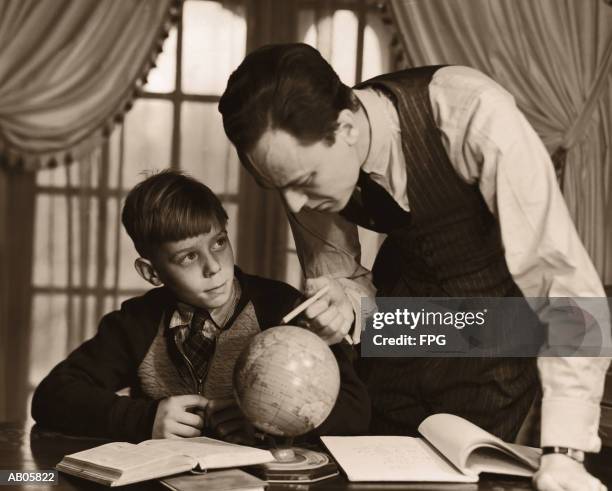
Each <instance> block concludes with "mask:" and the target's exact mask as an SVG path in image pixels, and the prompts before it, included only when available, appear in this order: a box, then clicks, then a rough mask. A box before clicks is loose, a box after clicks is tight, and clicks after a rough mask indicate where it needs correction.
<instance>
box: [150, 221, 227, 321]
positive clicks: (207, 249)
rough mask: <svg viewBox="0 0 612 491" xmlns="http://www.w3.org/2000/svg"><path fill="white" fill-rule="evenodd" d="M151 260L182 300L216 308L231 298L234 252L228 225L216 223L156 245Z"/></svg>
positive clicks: (163, 281) (162, 279) (168, 285)
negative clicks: (179, 238) (172, 240)
mask: <svg viewBox="0 0 612 491" xmlns="http://www.w3.org/2000/svg"><path fill="white" fill-rule="evenodd" d="M151 263H152V265H153V268H154V269H155V272H156V273H157V276H158V277H159V279H160V280H161V282H162V283H164V284H165V285H166V287H168V288H169V289H171V290H172V291H173V292H174V294H175V295H176V297H177V298H178V299H179V300H180V301H181V302H184V303H187V304H189V305H192V306H193V307H199V308H205V309H214V308H218V307H221V306H222V305H224V304H225V303H226V302H227V301H228V300H229V298H230V295H231V293H232V285H233V279H234V253H233V251H232V246H231V244H230V242H229V239H228V237H227V232H226V231H225V228H221V227H218V226H213V227H211V230H210V232H208V233H205V234H200V235H198V236H196V237H190V238H188V239H184V240H179V241H176V242H165V243H163V244H162V245H161V246H159V247H157V248H156V250H155V252H154V253H153V254H152V257H151Z"/></svg>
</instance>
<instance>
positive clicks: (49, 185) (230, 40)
mask: <svg viewBox="0 0 612 491" xmlns="http://www.w3.org/2000/svg"><path fill="white" fill-rule="evenodd" d="M246 30H247V23H246V9H245V6H244V5H243V3H242V2H238V1H235V2H231V3H228V2H224V3H223V4H222V3H220V2H216V1H204V0H187V1H185V2H184V3H183V7H182V15H181V17H180V19H179V22H178V25H177V26H175V27H174V28H173V30H172V31H171V32H170V35H169V36H168V38H167V39H166V41H165V44H164V50H163V52H162V53H161V54H160V56H159V57H158V59H157V67H156V68H154V69H153V70H151V72H150V73H149V76H148V82H147V84H146V85H145V87H144V90H143V92H142V94H141V95H140V97H138V98H137V99H136V101H135V102H134V107H133V108H132V109H131V111H129V112H128V113H127V114H126V117H125V121H123V122H122V123H121V124H118V125H117V126H116V127H115V128H114V130H113V132H112V135H111V137H110V139H109V140H108V142H106V143H105V144H104V145H103V146H102V148H100V149H99V150H98V151H96V152H94V154H93V155H92V156H91V157H90V158H88V159H87V160H86V161H80V162H75V163H74V164H72V165H70V166H67V167H65V166H62V167H58V168H55V169H48V170H43V171H41V172H39V173H38V174H37V197H36V224H35V238H34V240H35V252H34V273H33V279H32V283H33V305H32V307H33V318H32V329H33V333H32V343H33V346H32V353H33V354H34V356H32V363H31V368H30V374H29V380H30V384H31V386H32V387H34V386H35V385H36V384H37V383H38V381H40V379H41V378H42V377H43V376H44V375H45V374H46V373H47V372H48V371H49V369H50V368H51V367H52V366H53V365H54V364H55V363H57V362H58V361H59V360H61V359H62V358H63V357H64V356H65V355H66V353H68V352H69V351H70V350H72V349H74V348H75V347H76V346H77V345H78V344H80V343H81V342H82V341H83V340H84V339H86V338H88V337H91V336H92V335H93V334H94V332H95V330H96V327H97V324H98V321H99V319H100V318H101V317H102V315H103V314H104V313H105V312H109V311H111V310H113V309H115V308H117V307H118V306H119V304H120V303H121V301H123V300H124V299H125V298H129V297H132V296H135V295H139V294H141V293H142V292H144V291H146V290H148V289H149V288H150V285H149V284H148V283H146V282H145V281H144V280H142V279H141V278H140V277H139V276H138V274H137V273H136V271H135V270H134V266H133V263H134V259H136V257H137V254H136V252H135V250H134V247H133V245H132V242H131V240H130V239H129V237H128V236H127V234H126V233H125V231H124V230H123V227H122V226H121V219H120V211H121V205H122V200H123V198H124V197H125V195H126V193H127V191H128V190H129V189H130V188H131V187H132V186H134V184H136V183H137V182H139V181H141V180H142V178H143V173H144V172H146V171H152V170H160V169H164V168H169V167H170V168H176V169H181V170H184V171H185V172H187V173H189V174H191V175H192V176H194V177H195V178H197V179H200V180H202V181H203V182H205V183H206V184H207V185H208V186H209V187H211V188H212V189H213V191H215V192H216V193H217V194H218V195H219V196H220V197H221V199H222V202H223V205H224V206H225V208H226V210H227V213H228V215H229V222H228V231H229V235H230V238H232V239H234V238H235V236H236V227H237V223H236V221H237V206H238V205H237V195H238V184H239V179H238V170H239V163H238V159H237V156H236V153H235V151H234V149H233V147H232V146H231V145H230V143H229V141H228V140H227V138H226V137H225V134H224V132H223V127H222V124H221V116H220V114H219V113H218V111H217V103H218V100H219V98H220V96H221V93H222V92H223V90H224V88H225V83H226V81H227V78H228V77H229V74H230V73H231V71H232V70H233V69H234V68H235V67H236V66H237V65H238V64H239V63H240V61H241V60H242V58H243V57H244V55H245V52H246V35H247V32H246ZM232 242H233V244H234V245H236V241H235V240H232Z"/></svg>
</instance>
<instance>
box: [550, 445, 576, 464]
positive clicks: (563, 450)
mask: <svg viewBox="0 0 612 491" xmlns="http://www.w3.org/2000/svg"><path fill="white" fill-rule="evenodd" d="M554 453H556V454H561V455H567V456H568V457H569V458H570V459H573V460H575V461H576V462H580V463H581V464H582V463H583V462H584V452H583V451H582V450H576V449H575V448H569V447H542V455H549V454H554Z"/></svg>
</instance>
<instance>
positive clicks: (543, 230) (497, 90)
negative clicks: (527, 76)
mask: <svg viewBox="0 0 612 491" xmlns="http://www.w3.org/2000/svg"><path fill="white" fill-rule="evenodd" d="M437 104H440V101H437ZM455 116H457V114H455ZM462 117H463V118H464V120H463V121H462V122H461V121H459V124H457V126H456V127H454V128H453V127H452V125H451V124H450V123H449V126H447V128H446V131H445V136H446V138H447V140H446V141H447V144H448V145H449V147H450V148H449V155H450V157H451V160H452V161H453V164H454V165H455V168H456V170H457V171H458V172H459V173H460V174H461V175H462V176H463V177H464V178H465V179H466V180H467V181H470V182H474V183H476V182H477V183H478V185H479V188H480V190H481V192H482V195H483V197H484V199H485V202H486V203H487V205H488V207H489V209H490V210H491V211H492V212H493V213H494V214H495V215H496V216H497V217H498V219H499V223H500V227H501V235H502V241H503V244H504V248H505V257H506V262H507V264H508V269H509V270H510V273H511V274H512V277H513V279H514V281H515V282H516V284H517V286H518V287H519V288H520V290H521V291H522V293H523V294H524V295H525V296H526V297H573V298H580V297H599V298H600V299H601V300H602V302H605V293H604V290H603V287H602V284H601V281H600V279H599V276H598V274H597V272H596V270H595V268H594V266H593V263H592V262H591V260H590V258H589V256H588V254H587V252H586V250H585V248H584V246H583V244H582V242H581V240H580V238H579V236H578V233H577V231H576V228H575V226H574V224H573V222H572V219H571V217H570V215H569V212H568V209H567V206H566V204H565V201H564V199H563V196H562V194H561V191H560V189H559V186H558V184H557V181H556V176H555V173H554V169H553V165H552V162H551V160H550V158H549V156H548V153H547V151H546V149H545V147H544V145H543V143H542V142H541V140H540V138H539V137H538V135H537V134H536V132H535V131H534V130H533V128H532V127H531V125H530V124H529V123H528V121H527V120H526V118H525V117H524V116H523V114H522V113H521V112H520V111H519V110H518V108H517V107H516V105H515V103H514V100H513V98H512V96H510V94H508V93H507V92H506V91H505V90H503V89H502V88H501V87H499V86H497V85H496V84H495V83H494V82H493V81H491V82H490V87H489V88H488V89H486V90H481V91H480V92H479V93H478V95H477V96H476V97H473V98H472V99H471V100H470V101H469V104H466V107H465V111H463V116H462ZM457 121H458V120H457V119H455V123H456V122H457ZM441 129H443V130H444V125H442V128H441ZM604 305H605V308H603V309H602V308H600V309H598V312H597V313H596V314H595V317H596V318H597V319H596V320H597V322H594V323H590V324H587V325H586V329H587V330H588V329H600V330H601V332H600V333H596V334H597V335H601V336H603V344H605V345H607V346H609V336H610V318H609V311H608V308H607V304H605V303H604ZM538 315H539V316H540V318H541V319H542V320H544V319H547V320H548V321H550V323H549V329H550V330H554V329H555V321H554V315H551V312H550V309H548V310H547V307H544V308H542V309H541V310H539V311H538ZM587 334H588V333H587ZM609 363H610V359H609V358H607V357H603V356H600V357H597V358H583V357H539V358H538V368H539V372H540V378H541V382H542V389H543V400H542V425H541V445H542V446H566V447H572V448H576V449H580V450H583V451H588V452H594V451H598V450H599V449H600V447H601V441H600V438H599V436H598V425H599V416H600V406H599V404H600V401H601V398H602V395H603V388H604V381H605V374H606V371H607V369H608V366H609Z"/></svg>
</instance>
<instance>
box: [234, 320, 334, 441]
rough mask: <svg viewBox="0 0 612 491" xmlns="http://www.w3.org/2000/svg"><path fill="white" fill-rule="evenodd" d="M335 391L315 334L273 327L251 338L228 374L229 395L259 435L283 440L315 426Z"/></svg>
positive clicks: (329, 363) (324, 349) (330, 358)
mask: <svg viewBox="0 0 612 491" xmlns="http://www.w3.org/2000/svg"><path fill="white" fill-rule="evenodd" d="M339 390H340V371H339V369H338V363H337V362H336V358H335V357H334V355H333V353H332V351H331V350H330V349H329V347H328V346H327V344H326V343H325V342H324V341H322V340H321V339H320V338H319V337H318V336H317V335H316V334H313V333H312V332H310V331H308V330H306V329H302V328H299V327H294V326H278V327H272V328H269V329H266V330H265V331H263V332H261V333H260V334H257V335H256V336H255V337H254V338H253V340H252V341H251V343H250V344H249V345H248V346H247V347H246V348H245V350H244V351H243V352H242V353H241V354H240V356H239V357H238V360H237V361H236V366H235V368H234V393H235V396H236V401H237V403H238V405H239V406H240V409H241V410H242V412H243V413H244V415H245V417H246V418H247V419H248V420H249V421H250V422H251V423H252V424H253V425H254V426H255V427H256V428H257V429H259V430H261V431H263V432H265V433H267V434H269V435H273V436H277V437H287V438H289V439H291V438H293V437H295V436H299V435H303V434H305V433H308V432H309V431H311V430H313V429H314V428H316V427H317V426H319V425H320V424H321V423H322V422H323V421H324V420H325V418H327V416H328V415H329V413H330V412H331V410H332V408H333V407H334V404H335V403H336V398H337V397H338V392H339Z"/></svg>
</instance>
